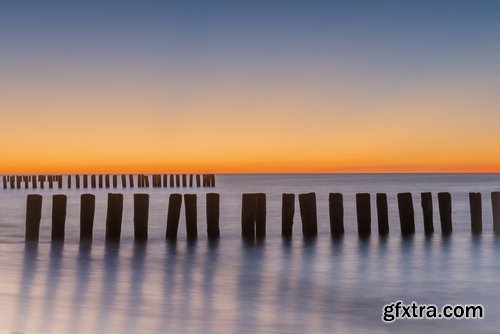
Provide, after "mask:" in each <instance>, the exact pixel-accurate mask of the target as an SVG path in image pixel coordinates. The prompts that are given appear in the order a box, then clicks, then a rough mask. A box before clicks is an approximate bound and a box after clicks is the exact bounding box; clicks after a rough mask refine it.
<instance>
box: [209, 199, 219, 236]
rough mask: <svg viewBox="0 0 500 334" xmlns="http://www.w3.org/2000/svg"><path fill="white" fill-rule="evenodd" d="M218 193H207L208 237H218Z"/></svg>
mask: <svg viewBox="0 0 500 334" xmlns="http://www.w3.org/2000/svg"><path fill="white" fill-rule="evenodd" d="M219 205H220V196H219V194H214V193H208V194H207V212H206V214H207V235H208V239H218V238H219V237H220V230H219V210H220V209H219Z"/></svg>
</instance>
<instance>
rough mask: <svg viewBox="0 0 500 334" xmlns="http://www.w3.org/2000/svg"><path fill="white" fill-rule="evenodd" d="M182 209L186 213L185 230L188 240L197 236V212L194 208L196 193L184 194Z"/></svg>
mask: <svg viewBox="0 0 500 334" xmlns="http://www.w3.org/2000/svg"><path fill="white" fill-rule="evenodd" d="M184 210H185V214H186V232H187V238H188V240H196V239H197V238H198V213H197V208H196V195H194V194H185V195H184Z"/></svg>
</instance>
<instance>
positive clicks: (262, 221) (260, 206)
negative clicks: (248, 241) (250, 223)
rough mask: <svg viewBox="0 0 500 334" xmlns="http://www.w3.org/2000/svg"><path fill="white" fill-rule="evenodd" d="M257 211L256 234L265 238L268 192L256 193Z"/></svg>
mask: <svg viewBox="0 0 500 334" xmlns="http://www.w3.org/2000/svg"><path fill="white" fill-rule="evenodd" d="M255 197H256V199H255V201H256V203H255V204H256V205H257V207H256V213H255V236H256V237H257V238H264V237H265V236H266V215H267V208H266V194H262V193H259V194H255Z"/></svg>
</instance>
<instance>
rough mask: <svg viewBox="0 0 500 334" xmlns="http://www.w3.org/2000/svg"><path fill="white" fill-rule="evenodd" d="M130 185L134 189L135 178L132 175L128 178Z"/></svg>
mask: <svg viewBox="0 0 500 334" xmlns="http://www.w3.org/2000/svg"><path fill="white" fill-rule="evenodd" d="M128 184H129V187H130V188H133V187H134V176H133V175H132V174H130V175H129V176H128Z"/></svg>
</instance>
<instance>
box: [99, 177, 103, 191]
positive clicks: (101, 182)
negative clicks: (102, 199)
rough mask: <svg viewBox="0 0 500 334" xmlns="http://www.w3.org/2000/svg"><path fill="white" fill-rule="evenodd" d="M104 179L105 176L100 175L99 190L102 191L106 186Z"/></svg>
mask: <svg viewBox="0 0 500 334" xmlns="http://www.w3.org/2000/svg"><path fill="white" fill-rule="evenodd" d="M103 178H104V176H103V175H102V174H99V189H102V187H103V186H104V182H103Z"/></svg>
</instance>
